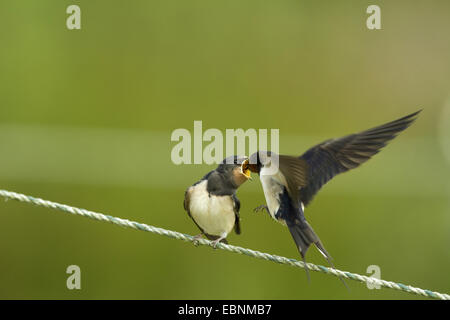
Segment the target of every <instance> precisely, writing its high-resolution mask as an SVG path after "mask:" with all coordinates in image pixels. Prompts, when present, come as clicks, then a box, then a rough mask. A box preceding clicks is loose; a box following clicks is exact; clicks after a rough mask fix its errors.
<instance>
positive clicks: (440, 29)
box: [0, 0, 450, 299]
mask: <svg viewBox="0 0 450 320" xmlns="http://www.w3.org/2000/svg"><path fill="white" fill-rule="evenodd" d="M70 4H77V5H79V6H80V7H81V11H82V29H81V30H73V31H69V30H67V28H66V24H65V20H66V18H67V16H68V15H67V14H66V13H65V11H66V8H67V6H68V5H70ZM370 4H379V5H380V7H381V15H382V30H378V31H370V30H368V29H367V28H366V25H365V20H366V18H367V16H368V15H367V14H366V13H365V12H366V8H367V6H368V5H370ZM449 31H450V2H448V1H445V0H442V1H395V2H392V1H390V2H388V1H375V2H374V1H370V2H369V1H320V2H317V1H293V0H287V1H256V0H250V1H236V0H228V1H225V2H220V1H207V0H194V1H179V0H165V1H146V0H145V1H144V0H135V1H127V2H125V1H119V0H108V1H87V0H79V1H76V2H74V1H69V0H64V1H54V0H53V1H51V0H41V1H13V0H4V1H2V2H1V3H0V39H1V42H2V45H1V50H0V70H1V72H0V106H1V108H0V146H1V151H2V152H1V157H0V188H3V189H9V190H13V191H17V192H23V193H27V194H30V195H35V196H38V197H42V198H44V199H49V200H53V201H57V202H61V203H67V204H70V205H74V206H79V207H84V208H87V209H91V210H94V211H99V212H104V213H107V214H111V215H115V216H119V217H122V218H127V219H133V220H137V221H141V222H144V223H147V224H151V225H155V226H161V227H165V228H169V229H173V230H177V231H181V232H185V233H190V234H196V233H197V229H196V227H195V225H194V224H193V223H192V221H191V220H190V219H189V218H188V216H187V215H186V214H185V213H184V211H183V207H182V200H183V193H184V190H185V189H186V188H187V187H188V186H189V185H190V184H192V183H193V182H195V181H197V180H198V179H199V178H200V177H201V176H202V175H203V174H205V173H206V172H207V171H209V170H211V169H213V168H214V166H207V165H199V166H194V165H190V166H186V165H182V166H175V165H173V164H172V162H171V160H170V151H171V148H172V147H173V145H174V143H172V142H171V141H170V134H171V132H172V131H173V130H174V129H176V128H187V129H192V128H193V121H194V120H202V121H203V126H204V128H205V129H206V128H218V129H221V130H225V129H226V128H245V129H246V128H268V129H270V128H278V129H280V138H281V141H280V144H281V151H282V152H283V153H288V154H301V153H302V152H303V151H305V150H306V149H307V148H308V147H309V146H311V145H312V144H314V143H318V142H320V141H322V140H323V139H326V138H330V137H334V136H340V135H344V134H347V133H350V132H354V131H358V130H362V129H367V128H369V127H371V126H375V125H378V124H381V123H383V122H386V121H390V120H394V119H396V118H398V117H401V116H403V115H406V114H409V113H411V112H414V111H416V110H418V109H419V108H424V111H423V112H422V114H421V115H420V117H419V119H418V121H417V122H416V123H415V124H414V125H413V126H412V127H411V128H410V129H408V130H407V131H406V132H405V133H403V134H402V135H401V136H400V137H399V138H397V139H396V140H395V141H393V143H392V144H391V145H389V146H388V147H387V148H386V150H384V151H382V152H381V153H380V154H379V155H377V156H375V158H374V159H373V160H371V161H369V162H368V163H367V164H365V165H364V166H363V167H361V168H359V169H357V170H355V171H353V172H350V173H347V174H345V175H342V176H339V177H337V178H336V179H334V180H333V181H332V182H330V183H329V184H328V185H327V186H325V187H324V188H323V189H322V191H321V193H320V194H319V195H318V196H317V197H316V199H315V201H314V202H313V204H312V205H311V206H310V207H309V208H308V209H307V211H306V214H307V218H308V219H309V221H310V223H311V224H312V226H313V227H314V229H315V230H316V231H317V233H318V234H319V235H320V237H321V239H322V241H323V242H324V244H325V246H326V248H327V249H328V251H329V252H330V253H331V255H332V256H333V257H334V259H335V264H336V266H337V267H338V268H340V269H343V270H348V271H352V272H356V273H362V274H365V272H366V268H367V267H368V266H369V265H379V266H380V267H381V276H382V278H384V279H387V280H394V281H397V282H402V283H407V284H411V285H415V286H419V287H423V288H427V289H432V290H436V291H443V292H449V291H450V278H449V276H448V270H449V268H450V252H449V250H448V243H449V241H450V233H449V230H450V202H449V193H450V188H449V182H448V181H449V178H450V170H449V165H450V162H448V161H447V160H446V152H447V155H448V148H450V145H449V143H450V137H448V136H446V135H445V134H442V132H445V131H443V130H442V127H445V126H446V125H448V126H450V122H446V120H447V119H445V118H443V117H442V114H445V113H443V111H444V108H445V105H446V103H447V104H448V101H449V100H448V99H449V97H450V38H449ZM449 108H450V105H449ZM447 114H448V113H447ZM449 120H450V119H449ZM446 150H447V151H446ZM238 196H239V198H240V199H241V202H242V212H241V216H242V229H243V233H242V235H240V236H236V235H230V237H229V241H230V242H231V243H233V244H236V245H240V246H244V247H249V248H253V249H257V250H262V251H266V252H270V253H276V254H279V255H285V256H288V257H294V258H298V253H297V251H296V248H295V246H294V243H293V241H292V240H291V238H290V235H289V232H288V231H287V229H285V228H284V227H283V226H281V225H279V224H276V223H274V222H273V221H271V220H270V218H269V217H268V216H267V215H266V214H255V213H253V212H252V208H254V207H256V206H257V205H259V204H262V203H263V202H264V197H263V194H262V189H261V186H260V184H259V182H258V179H255V181H253V182H249V183H246V184H245V185H244V186H243V187H242V188H241V189H240V190H239V192H238ZM0 217H1V220H2V223H1V224H0V255H1V260H0V261H1V262H0V283H1V286H0V298H8V299H17V298H38V299H43V298H54V299H79V298H86V299H94V298H95V299H106V298H112V299H116V298H124V299H148V298H150V299H253V298H255V299H316V298H321V299H406V298H415V297H414V296H411V295H407V294H405V293H400V292H395V291H392V290H385V289H382V290H368V289H367V288H365V286H364V285H362V284H359V283H354V282H350V283H349V285H350V288H351V290H350V292H349V291H347V290H346V289H345V287H344V286H343V285H342V283H340V281H339V280H337V279H335V278H333V277H329V276H326V275H323V274H316V273H313V274H312V282H311V283H308V282H307V280H306V276H305V275H304V272H302V271H301V270H298V269H294V268H290V267H287V266H281V265H277V264H274V263H270V262H264V261H259V260H255V259H250V258H248V257H245V256H239V255H235V254H231V253H227V252H222V251H219V250H212V249H210V248H203V247H201V248H195V247H194V246H193V245H191V244H186V243H183V242H180V241H174V240H169V239H166V238H164V237H159V236H156V235H149V234H146V233H143V232H135V231H131V230H127V229H121V228H118V227H115V226H112V225H109V224H104V223H98V222H93V221H91V220H88V219H83V218H80V217H71V216H68V215H65V214H61V213H55V212H52V211H50V210H47V209H43V208H36V207H32V206H29V205H26V204H20V203H16V202H8V203H1V204H0ZM307 258H308V260H309V261H311V262H315V263H319V264H325V261H324V260H323V259H322V258H321V256H320V255H319V254H318V252H317V251H316V250H315V249H311V250H310V251H309V252H308V256H307ZM71 264H76V265H79V266H80V267H81V273H82V289H81V290H79V291H69V290H68V289H67V288H66V278H67V276H68V275H67V274H66V273H65V270H66V268H67V266H68V265H71Z"/></svg>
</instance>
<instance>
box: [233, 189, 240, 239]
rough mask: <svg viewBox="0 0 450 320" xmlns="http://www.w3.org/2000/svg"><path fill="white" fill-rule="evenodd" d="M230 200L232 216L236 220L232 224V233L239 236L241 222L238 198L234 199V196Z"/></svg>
mask: <svg viewBox="0 0 450 320" xmlns="http://www.w3.org/2000/svg"><path fill="white" fill-rule="evenodd" d="M231 199H232V200H233V208H234V215H235V218H236V220H235V222H234V232H236V234H241V222H240V217H239V211H240V210H241V202H240V201H239V199H238V197H236V195H235V194H233V195H232V196H231Z"/></svg>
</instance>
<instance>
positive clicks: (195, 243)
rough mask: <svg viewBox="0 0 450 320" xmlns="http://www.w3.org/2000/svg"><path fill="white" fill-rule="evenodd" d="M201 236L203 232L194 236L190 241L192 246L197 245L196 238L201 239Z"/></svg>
mask: <svg viewBox="0 0 450 320" xmlns="http://www.w3.org/2000/svg"><path fill="white" fill-rule="evenodd" d="M202 237H203V233H200V234H198V235H196V236H194V239H193V241H192V243H193V244H194V246H198V240H199V239H201V238H202Z"/></svg>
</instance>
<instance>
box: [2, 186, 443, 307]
mask: <svg viewBox="0 0 450 320" xmlns="http://www.w3.org/2000/svg"><path fill="white" fill-rule="evenodd" d="M0 196H1V197H3V198H5V200H9V199H12V200H17V201H20V202H26V203H32V204H35V205H37V206H41V207H46V208H51V209H55V210H59V211H63V212H67V213H71V214H74V215H80V216H84V217H87V218H90V219H95V220H99V221H104V222H110V223H113V224H116V225H119V226H122V227H126V228H132V229H135V230H140V231H147V232H151V233H156V234H159V235H162V236H166V237H169V238H174V239H178V240H183V241H189V242H195V243H197V244H200V245H205V246H210V245H211V241H209V240H206V239H194V237H193V236H191V235H188V234H184V233H180V232H176V231H172V230H166V229H163V228H158V227H154V226H150V225H147V224H143V223H139V222H135V221H130V220H127V219H121V218H117V217H113V216H109V215H105V214H102V213H97V212H93V211H89V210H85V209H80V208H76V207H71V206H68V205H65V204H59V203H56V202H52V201H47V200H43V199H39V198H34V197H31V196H27V195H24V194H20V193H15V192H11V191H6V190H0ZM217 248H218V249H222V250H226V251H230V252H234V253H239V254H244V255H247V256H250V257H253V258H258V259H263V260H268V261H272V262H276V263H280V264H287V265H290V266H293V267H298V268H303V269H305V264H306V265H307V267H308V269H309V270H313V271H318V272H322V273H325V274H329V275H333V276H336V277H342V278H344V279H350V280H356V281H359V282H365V283H369V284H373V285H377V286H381V287H384V288H390V289H395V290H400V291H404V292H408V293H412V294H416V295H421V296H425V297H429V298H433V299H441V300H450V295H448V294H445V293H439V292H435V291H430V290H424V289H420V288H416V287H412V286H409V285H405V284H402V283H396V282H392V281H386V280H381V279H377V278H373V277H367V276H364V275H360V274H356V273H351V272H348V271H341V270H337V269H333V268H328V267H324V266H321V265H315V264H313V263H304V262H303V261H298V260H295V259H289V258H286V257H282V256H277V255H273V254H269V253H264V252H260V251H255V250H251V249H247V248H242V247H238V246H232V245H227V244H224V243H218V244H217Z"/></svg>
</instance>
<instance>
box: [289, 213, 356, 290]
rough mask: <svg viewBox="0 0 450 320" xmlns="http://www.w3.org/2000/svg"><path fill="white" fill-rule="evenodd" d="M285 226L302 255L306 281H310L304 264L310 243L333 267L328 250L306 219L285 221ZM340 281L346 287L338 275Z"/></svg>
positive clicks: (307, 269)
mask: <svg viewBox="0 0 450 320" xmlns="http://www.w3.org/2000/svg"><path fill="white" fill-rule="evenodd" d="M287 226H288V228H289V231H290V233H291V235H292V238H294V241H295V244H296V245H297V248H298V251H299V252H300V255H301V256H302V259H303V262H304V263H305V271H306V276H307V278H308V281H311V278H310V276H309V268H308V266H307V265H306V259H305V256H306V252H307V251H308V249H309V247H310V246H311V244H314V245H315V246H316V247H317V249H318V250H319V252H320V253H321V254H322V255H323V256H324V258H325V259H327V261H328V263H329V264H330V266H331V267H332V268H333V269H335V267H334V264H333V258H332V257H331V256H330V254H329V253H328V251H327V250H326V249H325V247H324V246H323V244H322V242H321V241H320V239H319V237H318V236H317V234H316V233H315V232H314V230H313V228H312V227H311V226H310V225H309V223H308V222H307V221H306V220H302V221H300V220H298V219H296V220H295V222H291V223H287ZM339 279H341V281H342V282H343V283H344V285H345V287H346V288H347V289H349V288H348V286H347V284H346V283H345V281H344V279H342V277H339Z"/></svg>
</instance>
